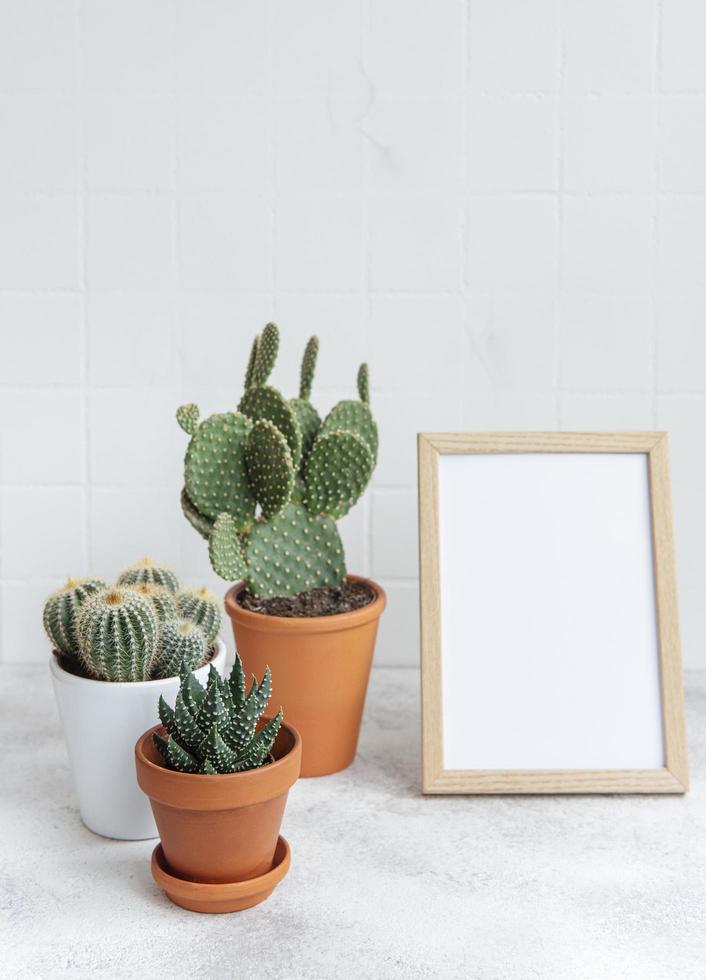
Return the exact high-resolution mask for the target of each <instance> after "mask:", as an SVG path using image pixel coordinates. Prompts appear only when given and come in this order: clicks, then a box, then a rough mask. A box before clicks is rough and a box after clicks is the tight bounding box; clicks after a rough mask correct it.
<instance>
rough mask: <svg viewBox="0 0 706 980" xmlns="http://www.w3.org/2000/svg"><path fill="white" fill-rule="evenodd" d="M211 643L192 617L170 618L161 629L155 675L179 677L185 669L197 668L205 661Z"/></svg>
mask: <svg viewBox="0 0 706 980" xmlns="http://www.w3.org/2000/svg"><path fill="white" fill-rule="evenodd" d="M210 646H211V645H210V643H208V642H207V641H206V635H205V633H204V631H203V630H202V629H201V627H200V626H197V624H196V623H195V622H194V621H193V620H191V619H168V620H166V622H164V623H162V625H161V627H160V631H159V648H158V653H157V663H156V664H155V668H154V671H153V675H154V676H155V677H177V676H178V675H179V674H180V673H181V672H182V671H184V670H197V669H198V668H199V667H201V666H202V664H203V663H204V662H205V660H206V657H207V656H208V651H209V650H210Z"/></svg>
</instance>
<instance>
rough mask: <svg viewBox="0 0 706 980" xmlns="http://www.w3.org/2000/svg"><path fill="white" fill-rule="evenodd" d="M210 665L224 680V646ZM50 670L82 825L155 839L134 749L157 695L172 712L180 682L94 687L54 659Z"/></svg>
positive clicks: (202, 673) (202, 671)
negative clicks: (141, 788)
mask: <svg viewBox="0 0 706 980" xmlns="http://www.w3.org/2000/svg"><path fill="white" fill-rule="evenodd" d="M209 663H211V664H213V666H214V667H215V668H216V670H217V671H218V673H219V674H220V675H221V677H222V676H223V675H224V673H225V669H226V648H225V644H224V643H223V640H221V639H217V640H216V643H215V650H214V654H213V657H212V658H211V660H210V661H209ZM49 668H50V670H51V676H52V681H53V684H54V694H55V695H56V703H57V705H58V706H59V715H60V717H61V726H62V728H63V730H64V740H65V742H66V749H67V751H68V755H69V762H70V763H71V773H72V776H73V783H74V789H75V791H76V796H77V797H78V805H79V809H80V812H81V819H82V820H83V822H84V823H85V825H86V826H87V827H88V829H89V830H92V831H93V832H94V833H95V834H101V835H102V836H103V837H114V838H117V839H119V840H145V839H148V838H150V837H156V836H157V828H156V827H155V824H154V817H153V816H152V811H151V810H150V807H149V804H148V802H147V800H146V799H145V797H144V795H143V794H142V793H141V792H140V790H139V789H138V787H137V782H136V781H135V766H134V764H133V761H132V756H133V748H134V746H135V739H136V738H137V737H138V735H139V734H140V732H144V730H145V728H147V726H148V725H152V724H154V722H156V721H157V720H158V715H157V702H158V701H159V696H160V694H161V695H162V696H163V697H164V699H165V700H166V701H167V703H168V704H169V705H171V706H172V707H174V700H175V698H176V696H177V691H178V690H179V678H178V677H166V678H162V679H160V680H155V681H134V682H131V683H128V682H125V683H120V684H118V683H114V682H112V681H97V680H92V679H91V678H89V677H79V676H78V675H76V674H72V673H70V672H69V671H67V670H64V668H63V667H62V666H61V663H60V661H59V658H58V657H57V656H56V655H55V654H52V657H51V659H50V661H49ZM208 670H209V666H208V665H206V666H205V667H200V668H199V670H197V671H196V676H197V677H198V679H199V680H200V681H201V683H202V684H205V683H206V679H207V677H208Z"/></svg>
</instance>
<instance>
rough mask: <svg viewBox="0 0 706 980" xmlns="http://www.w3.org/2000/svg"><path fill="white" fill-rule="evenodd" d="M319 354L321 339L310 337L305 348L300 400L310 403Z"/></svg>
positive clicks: (300, 378) (300, 381)
mask: <svg viewBox="0 0 706 980" xmlns="http://www.w3.org/2000/svg"><path fill="white" fill-rule="evenodd" d="M318 354H319V338H318V337H316V336H314V337H310V338H309V340H308V342H307V345H306V347H305V348H304V356H303V357H302V366H301V370H300V372H299V398H300V399H301V400H302V401H305V402H308V401H309V398H310V397H311V386H312V384H313V383H314V372H315V371H316V359H317V357H318Z"/></svg>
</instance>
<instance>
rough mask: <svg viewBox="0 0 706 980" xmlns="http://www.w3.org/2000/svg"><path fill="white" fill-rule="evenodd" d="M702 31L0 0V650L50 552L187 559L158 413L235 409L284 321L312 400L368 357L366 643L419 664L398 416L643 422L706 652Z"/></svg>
mask: <svg viewBox="0 0 706 980" xmlns="http://www.w3.org/2000/svg"><path fill="white" fill-rule="evenodd" d="M704 37H706V5H705V4H704V3H703V0H653V2H652V0H591V2H588V0H563V2H560V0H337V2H331V0H296V2H293V0H270V2H267V0H121V2H120V3H116V2H111V0H83V2H79V0H1V2H0V140H1V148H0V331H1V352H0V420H1V422H0V427H1V432H0V479H1V481H2V494H1V506H0V578H1V583H0V587H1V592H0V629H1V636H2V647H1V649H2V658H3V659H4V660H7V661H11V660H25V659H41V658H43V657H44V656H45V655H46V646H45V641H44V640H43V637H42V634H41V627H40V622H39V610H40V603H41V600H42V598H43V596H44V594H45V593H46V592H47V591H48V590H49V589H50V588H52V587H54V586H55V585H56V584H58V582H59V581H60V580H61V579H62V578H63V577H64V576H65V575H67V574H68V573H72V574H82V573H85V572H88V571H91V572H96V573H103V574H106V575H108V574H113V573H114V572H115V571H116V570H117V569H118V568H119V567H120V566H121V565H123V564H125V563H127V562H128V561H129V560H131V559H133V558H135V557H137V556H139V555H142V554H144V553H146V552H148V553H150V554H152V555H153V556H156V557H159V558H162V559H163V560H164V561H166V562H170V563H172V564H173V565H174V566H175V567H177V568H178V569H179V570H181V573H182V575H183V576H184V578H185V579H187V580H193V581H195V580H199V579H203V578H207V577H208V572H207V568H208V565H207V559H206V555H205V549H204V547H203V544H202V542H201V540H200V539H199V538H198V537H197V536H196V534H195V532H193V531H192V530H191V528H190V527H189V526H188V525H187V524H186V522H185V521H184V519H183V518H182V517H181V514H180V510H179V504H178V497H179V489H180V485H181V472H180V471H181V458H182V455H183V450H184V448H185V443H186V437H185V436H184V434H183V433H182V432H181V431H180V430H179V429H178V427H177V425H176V423H175V421H174V409H175V407H176V406H177V405H178V404H180V403H181V402H183V401H187V400H188V401H191V400H193V401H196V402H198V403H199V405H200V407H201V410H202V413H208V412H211V411H216V410H226V409H228V408H232V407H234V405H235V404H236V401H237V398H238V396H239V392H240V388H241V382H242V374H243V370H244V366H245V361H246V357H247V351H248V347H249V342H250V338H251V336H252V335H253V334H254V332H255V331H256V330H258V329H259V328H260V327H261V326H262V325H263V324H264V323H265V322H266V321H267V320H268V319H270V318H274V319H275V320H276V321H277V322H278V323H279V324H280V326H281V328H282V331H283V335H284V340H283V350H282V354H281V361H280V365H279V366H278V368H277V371H276V375H275V380H276V381H277V382H279V383H281V384H282V385H283V386H285V387H286V388H287V389H288V390H289V391H290V392H292V393H294V391H293V390H294V385H295V377H296V367H297V364H298V360H299V356H300V353H301V349H302V347H303V344H304V342H305V339H306V337H307V336H308V335H309V334H310V333H313V332H316V333H318V334H319V335H320V337H321V346H322V349H321V356H320V367H319V373H318V383H317V385H316V396H317V398H318V401H319V403H320V404H321V405H322V406H323V407H324V408H326V407H327V406H328V405H330V404H331V403H332V402H333V401H334V399H336V398H337V397H340V396H342V395H345V394H347V393H349V392H351V391H352V390H353V383H354V377H355V371H356V367H357V364H358V362H359V361H360V360H362V359H363V358H367V359H368V360H369V361H370V365H371V374H372V385H373V401H374V409H375V412H376V414H377V417H378V421H379V425H380V429H381V436H382V444H381V455H380V462H379V466H378V470H377V473H376V477H375V483H374V486H373V488H372V490H371V491H370V492H369V493H368V494H367V496H366V499H365V501H364V502H363V504H362V505H361V506H359V507H358V509H357V510H356V511H355V512H354V514H353V515H352V516H350V517H349V518H347V520H346V522H345V537H346V541H347V545H348V558H349V566H350V567H351V568H352V569H354V570H356V571H362V572H365V573H369V574H372V575H373V576H374V577H375V578H377V579H379V580H380V581H381V582H383V583H384V585H385V586H386V588H387V589H388V593H389V597H390V606H389V611H388V612H387V614H386V616H385V619H384V624H383V626H382V636H381V639H380V644H379V651H378V662H380V663H388V664H411V663H415V662H416V660H417V655H418V654H417V589H416V576H417V558H416V498H415V489H414V488H415V479H416V475H415V439H414V436H415V433H416V432H417V430H420V429H422V430H423V429H428V430H433V429H436V430H440V429H495V428H498V429H507V428H518V429H534V428H537V429H554V428H566V429H594V428H597V429H601V428H608V429H610V428H653V427H659V428H666V429H669V430H670V432H671V436H672V448H673V460H674V468H673V475H674V484H675V504H676V520H677V531H678V548H679V571H680V583H681V607H682V619H683V632H684V639H685V656H686V662H687V664H690V665H692V666H698V665H700V666H702V667H706V644H705V642H704V636H705V633H706V560H705V559H704V554H705V548H706V453H705V452H704V447H705V446H706V413H705V411H704V409H705V407H706V58H704ZM209 581H212V580H211V579H210V578H209Z"/></svg>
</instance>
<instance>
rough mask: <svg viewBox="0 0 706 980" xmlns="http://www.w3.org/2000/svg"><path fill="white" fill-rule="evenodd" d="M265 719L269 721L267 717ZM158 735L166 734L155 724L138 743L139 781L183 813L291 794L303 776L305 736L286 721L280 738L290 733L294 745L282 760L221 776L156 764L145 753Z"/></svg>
mask: <svg viewBox="0 0 706 980" xmlns="http://www.w3.org/2000/svg"><path fill="white" fill-rule="evenodd" d="M262 720H263V721H264V722H267V721H269V718H268V717H267V716H263V719H262ZM155 732H159V733H160V734H164V735H166V731H165V729H164V727H163V726H162V725H154V726H153V727H152V728H150V729H148V731H146V732H145V733H144V734H143V735H141V736H140V737H139V738H138V740H137V742H136V744H135V761H136V764H137V782H138V785H139V786H140V787H141V789H142V791H143V792H144V793H146V794H147V795H148V796H149V797H150V798H151V799H154V800H158V801H159V802H160V803H163V804H165V805H166V806H172V807H175V808H176V809H183V810H193V809H198V810H212V809H221V808H230V807H232V806H243V805H250V804H252V803H257V802H264V801H266V800H268V799H272V798H273V797H275V796H278V795H280V793H282V792H287V791H288V790H289V788H290V787H291V786H293V785H294V783H295V782H296V781H297V779H298V777H299V770H300V767H301V746H302V741H301V736H300V735H299V732H298V731H297V730H296V728H294V727H293V726H292V725H288V724H287V723H286V722H284V721H283V722H282V726H281V729H280V734H279V735H278V738H279V737H281V733H283V732H284V733H286V732H288V733H289V736H290V738H291V739H292V744H291V746H290V747H289V748H288V749H287V751H286V752H285V753H284V754H283V755H282V756H280V758H279V759H276V760H275V761H274V762H270V763H269V764H268V765H266V766H260V767H259V768H257V769H247V770H246V771H245V772H227V773H217V774H216V775H215V776H209V775H205V774H203V773H191V772H176V771H175V770H174V769H167V767H166V766H164V765H159V764H158V763H155V762H152V760H151V759H150V758H148V757H147V755H146V753H145V746H146V745H148V744H149V745H150V746H152V744H153V743H152V735H153V734H154V733H155ZM155 752H156V750H155Z"/></svg>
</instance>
